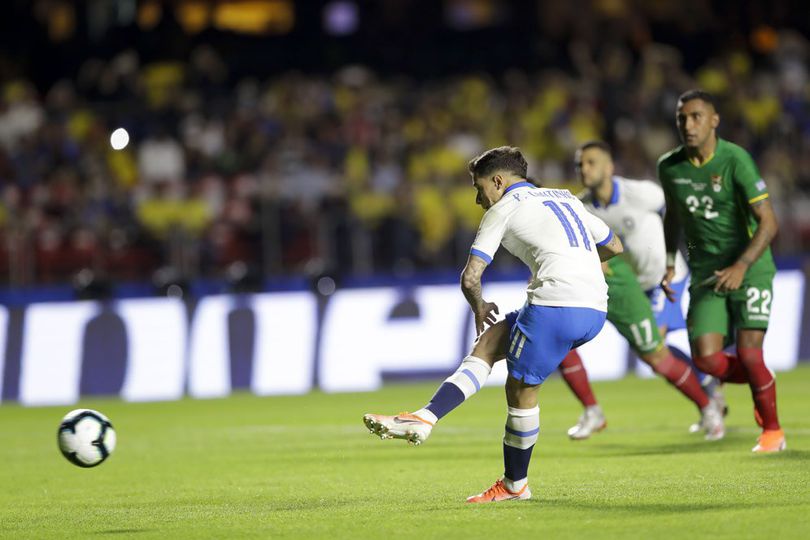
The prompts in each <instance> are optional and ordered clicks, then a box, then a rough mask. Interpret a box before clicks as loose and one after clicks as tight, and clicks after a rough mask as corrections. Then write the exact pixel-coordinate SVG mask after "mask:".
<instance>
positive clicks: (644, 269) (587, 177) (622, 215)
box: [562, 141, 724, 440]
mask: <svg viewBox="0 0 810 540" xmlns="http://www.w3.org/2000/svg"><path fill="white" fill-rule="evenodd" d="M575 166H576V171H577V175H578V176H579V179H580V181H581V182H582V184H583V186H584V187H585V188H587V189H586V191H584V192H583V193H581V194H580V195H579V197H580V199H581V200H582V202H583V204H584V205H585V207H586V208H587V209H588V210H589V211H590V212H592V213H593V214H595V215H596V216H598V217H599V218H601V219H602V220H603V221H605V223H607V224H608V225H609V226H610V227H611V229H612V230H613V231H615V232H616V233H617V234H618V235H619V236H620V237H621V239H622V242H623V244H624V246H625V251H624V253H623V254H622V257H621V258H622V259H624V260H625V261H626V262H627V263H629V267H630V268H631V269H632V273H633V274H634V276H631V275H629V273H627V272H623V268H622V267H621V265H620V264H619V263H620V261H618V260H616V261H612V262H611V264H610V267H609V268H608V271H607V276H608V277H607V282H608V286H609V295H610V297H611V302H610V303H609V305H608V320H609V321H610V322H611V323H613V325H614V326H615V327H616V328H617V329H618V330H619V332H620V333H621V334H622V335H623V336H625V337H626V338H627V339H628V341H629V342H630V344H631V345H632V347H633V349H634V350H635V352H636V353H637V354H638V355H639V357H640V358H641V359H642V360H643V361H644V362H645V363H647V364H648V365H650V367H652V368H653V370H654V371H655V372H656V373H658V374H659V375H661V376H662V377H664V378H666V379H667V380H669V382H670V383H672V384H673V385H674V386H675V387H676V388H677V389H678V390H680V391H681V393H683V394H684V395H685V396H686V397H687V398H688V399H690V400H692V401H693V402H694V403H695V404H696V405H697V407H698V409H699V410H700V411H701V421H700V422H699V423H697V424H695V425H693V426H692V427H691V428H690V431H693V432H694V431H699V430H705V431H706V432H707V438H708V439H710V440H716V439H719V438H722V436H723V434H724V429H723V426H722V414H721V415H717V414H715V413H716V412H718V411H720V412H722V411H723V409H724V403H723V400H722V394H720V392H719V391H718V390H717V388H716V381H715V379H714V378H713V377H706V376H704V375H703V374H701V373H700V372H698V371H697V369H696V368H695V367H694V364H692V361H691V358H690V357H689V356H688V355H687V354H685V353H683V352H682V351H680V350H678V349H677V348H675V347H672V346H667V345H666V344H665V342H664V337H665V336H666V334H667V332H668V331H669V330H679V329H683V328H685V327H686V322H685V320H684V316H683V310H682V309H681V303H680V300H681V295H682V294H683V291H684V289H685V286H686V282H687V281H688V277H689V275H688V274H689V272H688V268H687V266H686V261H685V260H684V259H683V257H682V256H681V254H680V252H678V253H677V257H676V263H675V268H676V277H675V279H674V281H673V288H674V289H676V296H677V301H675V302H670V301H668V300H667V299H666V297H665V295H664V291H663V290H662V289H661V287H660V286H659V280H658V279H657V278H656V276H657V275H659V274H660V272H661V269H662V268H666V249H665V245H664V229H663V221H662V218H661V214H662V213H663V211H664V192H663V190H662V189H661V187H660V186H659V185H658V184H656V183H655V182H652V181H649V180H630V179H627V178H622V177H620V176H615V175H614V174H613V172H614V167H613V160H612V158H611V152H610V147H609V146H608V145H607V144H606V143H604V142H602V141H591V142H588V143H585V144H583V145H582V146H581V147H580V148H579V149H578V150H577V152H576V157H575ZM624 268H626V266H624ZM623 274H624V275H623ZM634 277H635V279H634ZM639 286H640V287H641V289H642V290H643V291H644V292H645V293H646V295H647V297H648V298H649V302H647V301H644V300H643V297H641V294H640V293H639V291H638V288H639ZM619 297H620V298H619ZM633 298H636V300H635V301H634V300H633ZM650 304H651V305H650ZM650 308H651V309H652V311H651V310H650ZM653 317H654V320H653ZM656 326H657V328H655V327H656ZM684 363H686V364H689V366H690V367H689V368H687V367H686V365H685V364H684ZM688 369H691V370H693V371H695V373H696V374H697V375H698V377H699V379H703V380H704V381H705V383H704V390H703V391H701V390H700V389H698V388H697V385H696V384H694V383H692V382H691V381H690V379H691V377H690V376H689V375H688V374H685V373H686V370H688ZM562 370H563V376H564V377H565V378H566V382H568V384H569V386H570V387H571V388H572V390H573V391H574V393H575V394H576V395H577V397H578V398H579V399H580V401H581V402H582V404H583V406H584V407H585V412H584V413H583V415H582V417H581V418H580V421H579V423H578V424H577V425H576V426H574V427H573V428H572V429H571V430H570V431H569V435H570V436H571V437H572V438H575V439H582V438H587V437H588V436H590V435H591V434H592V433H594V432H595V431H598V430H599V429H601V427H603V426H604V425H605V419H604V415H603V413H602V411H601V408H600V407H599V405H598V404H597V403H596V400H595V398H594V397H593V394H592V392H591V391H590V385H589V384H588V382H587V373H586V372H585V370H584V366H582V361H581V360H580V359H579V355H577V354H576V352H575V351H572V352H571V353H570V354H569V355H568V356H567V357H566V359H565V360H564V362H563V364H562ZM566 372H568V373H570V375H569V374H568V373H566ZM569 379H572V380H569ZM710 397H711V398H713V399H712V400H711V403H709V404H708V405H710V407H709V408H708V409H707V408H706V407H707V400H708V399H709V398H710Z"/></svg>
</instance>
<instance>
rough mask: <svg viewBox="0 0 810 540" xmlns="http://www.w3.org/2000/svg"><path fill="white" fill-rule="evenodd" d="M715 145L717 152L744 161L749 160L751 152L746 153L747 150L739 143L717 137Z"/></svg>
mask: <svg viewBox="0 0 810 540" xmlns="http://www.w3.org/2000/svg"><path fill="white" fill-rule="evenodd" d="M717 147H718V148H717V149H718V151H719V152H721V153H723V154H726V155H728V156H731V157H735V158H737V159H742V160H745V161H749V160H751V154H749V153H748V150H746V149H745V148H743V147H742V146H740V145H739V144H735V143H733V142H731V141H727V140H726V139H720V138H718V139H717Z"/></svg>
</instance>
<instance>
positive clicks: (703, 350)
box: [687, 286, 748, 384]
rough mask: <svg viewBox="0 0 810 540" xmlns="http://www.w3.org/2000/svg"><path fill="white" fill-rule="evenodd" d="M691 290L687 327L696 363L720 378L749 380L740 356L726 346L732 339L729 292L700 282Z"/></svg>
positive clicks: (732, 381) (727, 380)
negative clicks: (727, 349) (705, 285)
mask: <svg viewBox="0 0 810 540" xmlns="http://www.w3.org/2000/svg"><path fill="white" fill-rule="evenodd" d="M689 292H690V300H689V314H688V316H687V330H688V331H689V340H690V342H691V345H692V358H694V360H695V365H697V367H698V369H700V370H701V371H703V372H704V373H708V374H710V375H712V376H714V377H717V378H718V379H719V380H720V381H721V382H729V383H737V384H741V383H746V382H748V375H747V373H746V371H745V369H744V368H743V365H742V363H741V362H740V360H739V358H737V356H736V355H734V354H729V353H727V352H725V351H724V350H723V349H724V348H725V346H726V344H727V343H728V342H729V327H730V325H731V320H730V318H729V315H730V313H729V307H728V302H727V294H726V293H717V292H715V291H714V290H712V289H711V288H710V287H701V286H692V287H691V288H690V289H689Z"/></svg>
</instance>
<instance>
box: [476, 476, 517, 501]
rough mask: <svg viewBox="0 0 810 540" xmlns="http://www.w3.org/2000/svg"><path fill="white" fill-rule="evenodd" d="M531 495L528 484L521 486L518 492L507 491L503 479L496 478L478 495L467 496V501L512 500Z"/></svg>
mask: <svg viewBox="0 0 810 540" xmlns="http://www.w3.org/2000/svg"><path fill="white" fill-rule="evenodd" d="M531 496H532V492H531V490H530V489H529V484H526V485H525V486H523V489H521V490H520V491H518V492H513V491H509V490H508V489H506V486H505V485H504V484H503V480H498V481H497V482H495V483H494V484H492V487H491V488H489V489H488V490H486V491H485V492H483V493H479V494H478V495H473V496H472V497H467V502H468V503H488V502H501V501H512V500H523V499H530V498H531Z"/></svg>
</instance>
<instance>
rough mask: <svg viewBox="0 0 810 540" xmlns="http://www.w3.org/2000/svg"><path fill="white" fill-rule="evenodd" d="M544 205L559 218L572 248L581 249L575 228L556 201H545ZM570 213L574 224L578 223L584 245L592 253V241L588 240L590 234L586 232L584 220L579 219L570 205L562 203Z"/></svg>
mask: <svg viewBox="0 0 810 540" xmlns="http://www.w3.org/2000/svg"><path fill="white" fill-rule="evenodd" d="M543 204H544V205H545V206H547V207H548V208H549V209H550V210H551V211H552V212H554V215H555V216H557V219H558V220H560V224H561V225H562V227H563V229H564V230H565V234H566V235H567V236H568V244H569V245H570V246H571V247H579V240H577V235H576V233H575V232H574V227H572V226H571V222H570V221H568V217H567V216H566V215H565V213H564V212H563V211H562V208H560V205H558V204H557V203H556V202H554V201H543ZM561 204H562V206H563V207H565V209H566V210H568V213H569V214H571V217H572V218H573V219H574V223H576V225H577V228H578V229H579V234H580V236H581V237H582V245H583V246H584V247H585V249H587V250H588V251H591V240H590V238H588V232H587V231H586V230H585V225H584V224H583V223H582V220H581V219H579V216H578V215H577V213H576V211H574V209H573V208H572V207H571V205H570V204H568V203H561Z"/></svg>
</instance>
